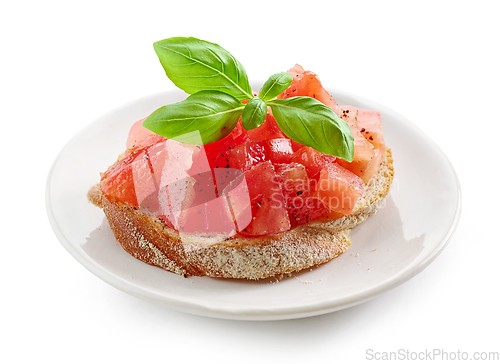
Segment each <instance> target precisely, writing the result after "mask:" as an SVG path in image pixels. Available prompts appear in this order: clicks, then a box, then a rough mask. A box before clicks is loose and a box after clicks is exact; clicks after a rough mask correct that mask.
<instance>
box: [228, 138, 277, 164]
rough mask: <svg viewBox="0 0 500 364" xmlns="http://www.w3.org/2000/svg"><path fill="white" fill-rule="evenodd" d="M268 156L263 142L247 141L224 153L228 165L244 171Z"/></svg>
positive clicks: (265, 144)
mask: <svg viewBox="0 0 500 364" xmlns="http://www.w3.org/2000/svg"><path fill="white" fill-rule="evenodd" d="M268 155H269V150H268V148H267V143H266V142H265V141H253V140H248V141H246V142H245V143H243V144H241V145H239V146H237V147H235V148H233V149H231V150H228V151H227V152H226V156H227V160H228V165H229V166H230V167H231V168H237V169H240V170H242V171H246V170H248V169H250V168H252V167H253V166H255V165H257V164H259V163H262V162H264V161H265V160H266V159H267V157H268Z"/></svg>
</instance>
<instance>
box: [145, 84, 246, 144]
mask: <svg viewBox="0 0 500 364" xmlns="http://www.w3.org/2000/svg"><path fill="white" fill-rule="evenodd" d="M244 108H245V105H243V104H242V103H241V102H239V101H238V100H237V99H236V98H234V97H233V96H231V95H228V94H225V93H223V92H220V91H200V92H197V93H195V94H193V95H191V96H189V97H188V98H187V99H185V100H183V101H180V102H177V103H175V104H170V105H166V106H163V107H160V108H159V109H158V110H156V111H154V112H153V113H152V114H151V115H149V116H148V117H147V118H146V120H144V121H143V122H142V126H144V127H145V128H146V129H149V130H151V131H152V132H154V133H156V134H159V135H162V136H164V137H167V138H169V139H174V140H176V141H179V142H182V143H187V144H200V137H201V142H202V144H208V143H212V142H216V141H218V140H220V139H222V138H224V137H225V136H226V135H228V134H229V133H230V132H231V131H232V130H233V129H234V127H235V126H236V124H237V123H238V120H239V118H240V115H241V112H242V111H243V109H244ZM196 132H199V134H198V133H196Z"/></svg>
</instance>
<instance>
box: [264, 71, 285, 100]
mask: <svg viewBox="0 0 500 364" xmlns="http://www.w3.org/2000/svg"><path fill="white" fill-rule="evenodd" d="M292 81H293V77H292V75H291V74H289V73H288V72H280V73H275V74H274V75H272V76H271V77H269V79H268V80H267V81H266V82H265V83H264V86H262V88H261V89H260V92H259V97H260V98H261V99H262V100H264V101H268V100H271V99H274V98H275V97H276V96H278V95H279V94H280V93H282V92H283V91H285V90H286V89H287V88H288V86H290V84H291V83H292Z"/></svg>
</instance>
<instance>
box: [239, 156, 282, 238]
mask: <svg viewBox="0 0 500 364" xmlns="http://www.w3.org/2000/svg"><path fill="white" fill-rule="evenodd" d="M245 179H246V182H247V186H248V193H249V197H250V201H251V210H252V221H251V222H250V224H248V225H247V226H246V227H245V228H243V229H241V228H240V229H239V233H240V234H242V235H252V236H257V235H266V234H276V233H280V232H283V231H287V230H289V229H290V220H289V218H288V213H287V211H286V207H285V201H284V198H283V192H282V191H281V185H280V183H279V181H278V180H277V178H276V175H275V173H274V167H273V165H272V164H271V162H270V161H266V162H264V163H261V164H259V165H257V166H255V167H253V168H252V169H249V170H248V171H246V172H245Z"/></svg>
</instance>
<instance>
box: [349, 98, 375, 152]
mask: <svg viewBox="0 0 500 364" xmlns="http://www.w3.org/2000/svg"><path fill="white" fill-rule="evenodd" d="M341 109H343V110H350V112H356V111H357V112H358V127H359V130H360V131H361V133H362V134H363V136H364V137H365V138H366V139H367V140H368V141H369V142H370V143H371V144H372V145H373V147H374V148H380V147H381V146H385V141H384V135H383V134H382V118H381V116H380V112H378V111H373V110H366V109H359V108H357V107H354V106H341Z"/></svg>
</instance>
